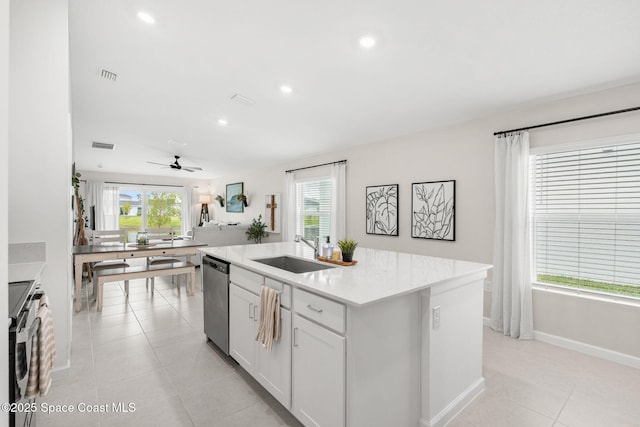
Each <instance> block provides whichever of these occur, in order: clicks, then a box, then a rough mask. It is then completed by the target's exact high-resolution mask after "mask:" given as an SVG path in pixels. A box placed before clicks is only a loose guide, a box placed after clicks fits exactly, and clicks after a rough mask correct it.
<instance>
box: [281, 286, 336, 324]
mask: <svg viewBox="0 0 640 427" xmlns="http://www.w3.org/2000/svg"><path fill="white" fill-rule="evenodd" d="M293 308H294V309H295V311H296V313H298V314H300V315H302V316H304V317H306V318H308V319H311V320H314V321H316V322H318V323H320V324H321V325H324V326H326V327H328V328H331V329H333V330H335V331H337V332H339V333H341V334H344V332H345V317H346V314H345V313H346V310H345V306H344V305H343V304H341V303H339V302H335V301H331V300H330V299H327V298H324V297H321V296H318V295H315V294H312V293H310V292H307V291H303V290H302V289H294V290H293Z"/></svg>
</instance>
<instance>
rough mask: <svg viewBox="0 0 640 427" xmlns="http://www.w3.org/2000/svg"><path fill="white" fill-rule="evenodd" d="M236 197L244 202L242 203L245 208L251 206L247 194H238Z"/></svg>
mask: <svg viewBox="0 0 640 427" xmlns="http://www.w3.org/2000/svg"><path fill="white" fill-rule="evenodd" d="M236 199H238V201H240V202H242V204H243V205H244V207H245V208H246V207H248V206H249V205H248V204H247V196H246V195H245V194H238V195H237V196H236Z"/></svg>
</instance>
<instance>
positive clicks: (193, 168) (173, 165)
mask: <svg viewBox="0 0 640 427" xmlns="http://www.w3.org/2000/svg"><path fill="white" fill-rule="evenodd" d="M173 157H175V158H176V160H175V162H173V163H169V164H168V165H167V164H165V163H156V162H149V161H147V163H151V164H152V165H160V166H164V167H168V168H171V169H175V170H185V171H187V172H195V171H201V170H202V168H199V167H197V166H182V165H181V164H180V163H179V162H178V160H179V159H180V156H173Z"/></svg>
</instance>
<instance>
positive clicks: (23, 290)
mask: <svg viewBox="0 0 640 427" xmlns="http://www.w3.org/2000/svg"><path fill="white" fill-rule="evenodd" d="M41 296H42V293H41V292H39V291H38V288H37V285H36V283H35V282H33V281H28V282H13V283H9V317H10V319H11V324H10V326H9V405H10V406H9V409H10V411H9V425H10V426H11V427H14V426H16V427H26V426H29V427H35V425H36V414H35V410H34V409H35V398H32V399H27V398H26V397H25V394H26V392H27V383H28V381H29V368H30V363H31V344H32V342H33V336H34V335H35V334H36V333H38V327H39V322H40V319H39V318H37V317H36V316H37V314H38V308H39V305H40V297H41Z"/></svg>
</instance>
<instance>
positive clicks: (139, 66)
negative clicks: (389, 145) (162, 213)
mask: <svg viewBox="0 0 640 427" xmlns="http://www.w3.org/2000/svg"><path fill="white" fill-rule="evenodd" d="M69 8H70V24H69V26H70V60H71V90H72V115H73V131H74V161H75V162H76V168H77V169H79V170H88V171H103V172H117V173H135V174H143V175H158V176H164V175H171V176H179V177H180V178H194V179H209V178H215V177H216V176H221V175H226V174H229V173H233V171H238V170H247V169H252V168H262V167H267V166H270V165H275V164H282V163H285V162H287V161H290V160H294V159H299V158H302V157H307V156H311V155H313V154H316V153H319V152H327V151H333V150H338V149H342V148H346V147H349V146H353V145H360V144H367V143H372V142H377V141H381V140H385V139H389V138H392V137H396V136H400V135H406V134H410V133H414V132H418V131H422V130H426V129H429V128H433V127H438V126H443V125H447V124H451V123H455V122H459V121H464V120H470V119H473V118H478V117H482V116H486V115H489V114H491V113H494V112H498V111H503V110H505V109H508V108H511V107H513V106H516V105H521V104H523V103H529V102H536V101H539V100H541V99H545V98H549V97H557V96H565V95H566V96H568V95H570V94H573V93H578V92H585V91H588V90H589V89H590V88H602V87H603V86H607V85H610V86H613V85H616V84H622V83H630V82H635V81H640V43H638V40H640V25H638V18H640V2H639V1H637V0H600V1H593V0H564V1H561V2H559V1H551V0H537V1H513V0H490V1H484V2H479V1H476V0H460V1H438V2H436V1H432V0H411V1H407V0H399V1H392V0H350V1H344V0H342V1H337V0H326V1H308V0H270V1H259V0H254V1H246V0H244V1H243V0H234V1H218V0H189V1H178V0H146V1H142V0H109V1H105V0H70V5H69ZM139 11H144V12H147V13H148V14H150V15H151V16H152V17H153V18H154V19H155V23H154V24H147V23H145V22H143V21H141V20H140V19H139V18H138V16H137V14H138V12H139ZM363 35H371V36H373V37H375V39H376V46H375V47H374V48H371V49H364V48H362V47H361V46H360V45H359V39H360V37H362V36H363ZM102 69H106V70H109V71H110V72H113V73H116V74H117V78H116V80H115V81H112V80H108V79H105V78H103V77H102V76H101V70H102ZM284 84H286V85H290V87H291V88H292V92H291V93H290V94H284V93H282V92H281V90H280V86H281V85H284ZM235 94H240V95H242V96H244V97H247V98H249V99H250V100H252V101H254V103H253V105H246V104H245V103H242V102H237V101H236V100H233V99H231V98H232V97H233V96H234V95H235ZM219 119H224V120H226V121H227V125H226V126H221V125H220V124H219V123H218V120H219ZM92 141H98V142H104V143H111V144H115V146H116V148H115V150H113V151H106V150H100V149H94V148H91V144H92ZM174 155H180V156H182V159H181V163H182V164H185V165H188V166H197V167H201V168H202V169H203V171H197V172H193V173H190V172H187V171H184V170H180V171H178V170H174V169H171V168H162V167H161V166H157V165H152V164H149V163H147V161H152V162H158V163H163V164H167V165H168V164H169V163H171V162H173V161H174V159H173V156H174Z"/></svg>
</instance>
